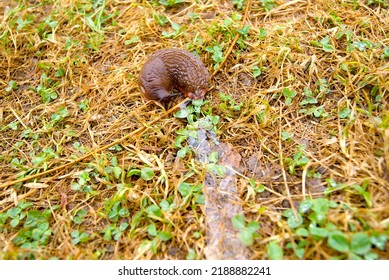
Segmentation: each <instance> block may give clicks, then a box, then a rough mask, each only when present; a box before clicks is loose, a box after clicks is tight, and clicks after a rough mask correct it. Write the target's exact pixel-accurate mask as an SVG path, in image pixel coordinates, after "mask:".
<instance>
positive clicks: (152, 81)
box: [139, 49, 209, 102]
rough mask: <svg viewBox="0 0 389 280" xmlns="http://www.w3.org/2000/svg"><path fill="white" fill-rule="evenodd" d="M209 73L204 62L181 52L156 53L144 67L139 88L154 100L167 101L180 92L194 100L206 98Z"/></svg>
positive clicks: (165, 51) (160, 51)
mask: <svg viewBox="0 0 389 280" xmlns="http://www.w3.org/2000/svg"><path fill="white" fill-rule="evenodd" d="M208 79H209V73H208V70H207V68H205V66H204V64H203V62H202V61H201V60H200V59H199V58H198V57H196V56H194V55H193V54H191V53H190V52H188V51H186V50H181V49H162V50H159V51H156V52H155V53H153V54H152V55H151V57H150V58H149V59H148V60H147V61H146V63H145V64H144V65H143V67H142V70H141V72H140V77H139V87H140V90H141V92H142V94H143V96H144V97H145V98H147V99H151V100H159V101H163V102H165V101H167V100H169V99H170V98H171V97H172V96H174V94H171V90H173V89H177V90H179V91H181V92H182V93H183V94H184V95H185V96H187V97H189V98H191V99H195V100H196V99H200V98H203V97H204V95H205V93H206V92H207V91H208V87H209V85H208Z"/></svg>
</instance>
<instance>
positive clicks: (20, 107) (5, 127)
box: [0, 0, 389, 260]
mask: <svg viewBox="0 0 389 280" xmlns="http://www.w3.org/2000/svg"><path fill="white" fill-rule="evenodd" d="M0 14H1V17H2V18H1V20H0V77H1V79H0V130H1V134H0V151H1V154H0V249H1V250H0V259H51V258H54V259H56V258H57V259H142V260H146V259H206V258H211V257H212V254H211V253H209V252H210V251H212V246H218V245H217V244H216V245H215V244H214V243H213V242H211V241H210V239H209V238H210V228H212V222H210V221H212V219H211V217H212V216H210V213H211V212H210V211H209V208H208V206H207V205H210V203H211V202H212V201H211V200H210V199H211V198H212V197H213V196H212V195H210V194H209V190H210V188H213V191H215V193H216V194H217V195H219V194H220V193H221V191H220V190H221V189H220V186H219V185H220V182H221V180H223V178H224V179H225V178H226V176H227V175H228V176H232V177H231V178H233V179H232V180H231V182H230V183H229V184H230V186H232V187H233V190H231V192H230V193H227V194H222V195H226V196H225V197H224V198H226V197H227V199H224V200H223V199H221V200H220V201H224V202H220V203H225V204H221V205H219V206H220V208H223V207H224V206H225V205H230V204H228V203H229V201H230V196H229V195H231V194H233V195H234V198H235V199H236V201H237V202H236V205H239V209H238V210H237V212H236V213H228V214H229V215H231V217H230V216H225V217H223V219H225V220H226V222H225V224H224V226H225V227H217V229H216V230H218V234H220V236H223V232H229V233H231V232H232V233H233V234H235V237H236V238H237V240H238V241H240V242H241V243H240V246H241V247H240V248H243V249H242V250H244V252H245V253H244V254H241V255H239V252H232V253H231V252H229V254H228V258H234V256H235V257H237V256H238V255H239V257H240V258H248V259H280V258H283V259H389V253H388V252H389V245H388V242H387V239H388V236H389V204H388V202H389V183H388V181H389V112H388V101H389V99H388V92H389V84H388V81H389V5H388V4H387V2H386V1H385V0H346V1H336V0H311V1H300V0H295V1H282V0H277V1H272V0H262V1H253V0H252V1H249V0H246V1H244V0H234V1H222V0H209V1H182V0H166V1H162V0H160V1H158V0H155V1H117V0H96V1H92V0H89V1H88V0H75V1H58V0H46V1H33V0H31V1H27V0H20V1H2V2H1V3H0ZM162 48H182V49H187V50H189V51H191V52H193V53H194V54H195V55H198V56H199V57H200V58H201V60H202V61H203V62H204V65H205V66H206V67H207V69H208V71H209V72H210V74H211V79H210V85H211V88H210V90H209V92H208V93H207V94H206V96H205V98H204V100H198V101H195V102H192V101H189V100H188V99H186V98H185V96H182V95H180V96H178V97H176V98H174V99H173V100H172V101H171V102H170V103H169V104H165V105H161V104H159V103H156V102H150V101H147V100H145V99H143V98H142V96H141V94H140V89H139V86H138V77H139V72H140V69H141V67H142V65H143V64H144V63H145V62H146V60H147V58H148V57H149V56H150V55H151V54H152V53H153V52H154V51H156V50H158V49H162ZM200 132H203V133H205V134H206V135H208V137H209V138H208V141H210V142H212V144H211V146H210V147H224V148H223V149H224V150H223V149H220V148H219V149H217V148H215V149H216V150H212V149H211V150H209V151H208V152H209V155H208V156H205V157H203V158H201V157H200V156H199V148H198V146H196V145H193V144H191V141H192V140H193V139H195V140H196V139H197V140H198V137H199V135H200ZM195 140H193V141H195ZM224 145H225V146H224ZM212 151H213V152H212ZM215 151H216V152H215ZM223 151H224V153H223ZM226 151H227V152H226ZM226 154H227V155H226ZM210 178H213V179H212V180H211V179H210ZM212 182H213V183H212ZM222 197H223V196H222ZM226 201H227V202H226ZM227 212H228V211H227ZM226 217H228V219H226ZM220 236H219V237H220ZM221 239H222V238H221ZM220 244H223V243H220ZM220 244H219V245H220ZM228 250H230V249H228ZM231 250H233V249H231Z"/></svg>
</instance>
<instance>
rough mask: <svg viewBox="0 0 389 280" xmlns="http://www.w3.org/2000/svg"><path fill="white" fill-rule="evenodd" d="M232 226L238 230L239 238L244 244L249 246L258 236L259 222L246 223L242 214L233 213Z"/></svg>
mask: <svg viewBox="0 0 389 280" xmlns="http://www.w3.org/2000/svg"><path fill="white" fill-rule="evenodd" d="M231 221H232V225H233V227H234V228H235V229H236V230H238V231H239V239H240V241H242V243H243V244H244V245H245V246H251V245H252V244H253V242H254V239H255V238H257V237H259V234H258V233H257V230H258V229H259V223H258V222H256V221H252V222H249V223H246V221H245V218H244V216H242V215H235V216H234V217H233V218H232V220H231Z"/></svg>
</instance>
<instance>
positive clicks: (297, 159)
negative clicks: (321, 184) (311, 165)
mask: <svg viewBox="0 0 389 280" xmlns="http://www.w3.org/2000/svg"><path fill="white" fill-rule="evenodd" d="M297 149H298V151H297V153H295V154H294V155H293V159H292V158H285V163H287V164H288V166H289V173H290V174H296V171H295V169H296V167H304V166H305V165H306V164H307V163H308V162H309V159H308V158H307V157H306V156H305V154H304V149H305V147H304V146H299V147H298V148H297Z"/></svg>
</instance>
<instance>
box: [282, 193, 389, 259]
mask: <svg viewBox="0 0 389 280" xmlns="http://www.w3.org/2000/svg"><path fill="white" fill-rule="evenodd" d="M339 206H340V205H339V204H338V203H336V202H335V201H332V200H329V199H327V198H317V199H308V200H305V201H303V202H301V203H300V205H299V209H298V213H296V214H295V213H293V211H292V210H291V209H287V210H285V211H284V213H283V216H284V217H285V218H287V224H288V226H289V228H290V229H292V230H293V231H294V233H295V234H296V239H297V240H296V241H295V244H294V245H293V244H292V243H291V242H289V243H288V244H287V245H286V248H287V249H293V250H294V252H295V254H296V256H297V257H298V258H300V259H301V258H304V254H305V252H306V249H307V248H309V247H311V246H314V244H315V243H316V242H323V241H326V244H327V245H328V246H329V247H330V248H332V249H333V250H335V252H338V253H337V255H335V256H334V258H336V259H338V258H341V259H343V258H346V259H376V258H377V257H378V256H377V255H376V254H375V253H374V252H372V251H371V249H372V248H373V246H375V247H376V248H378V249H380V250H383V249H384V247H385V242H386V241H387V238H388V237H387V236H386V235H385V234H382V233H378V232H375V231H371V230H368V229H367V230H366V231H363V232H353V230H351V231H346V232H344V231H343V230H341V229H339V228H338V227H337V226H336V225H335V224H334V223H332V222H330V221H329V218H330V217H331V216H330V210H331V209H339ZM339 253H340V255H339Z"/></svg>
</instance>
